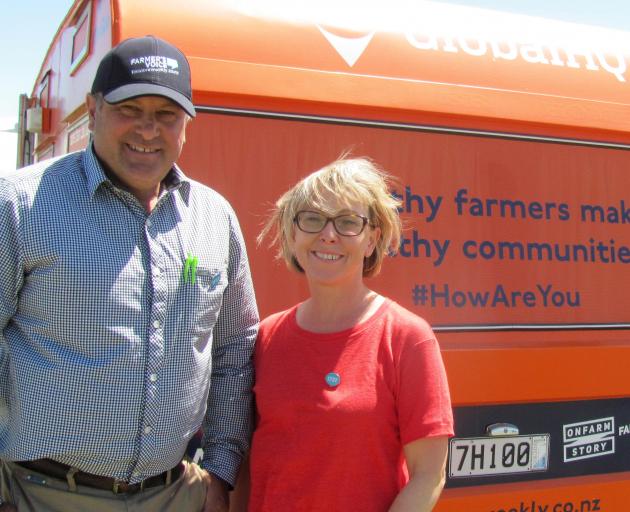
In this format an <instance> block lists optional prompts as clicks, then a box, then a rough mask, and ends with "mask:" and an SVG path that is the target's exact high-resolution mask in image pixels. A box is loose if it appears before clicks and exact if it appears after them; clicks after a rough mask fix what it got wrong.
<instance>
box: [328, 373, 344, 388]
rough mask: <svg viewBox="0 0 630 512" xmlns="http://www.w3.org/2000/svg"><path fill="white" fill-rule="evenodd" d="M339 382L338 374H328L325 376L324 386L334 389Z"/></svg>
mask: <svg viewBox="0 0 630 512" xmlns="http://www.w3.org/2000/svg"><path fill="white" fill-rule="evenodd" d="M340 382H341V377H340V376H339V374H338V373H335V372H330V373H329V374H327V375H326V384H328V385H329V386H330V387H331V388H336V387H337V386H338V385H339V383H340Z"/></svg>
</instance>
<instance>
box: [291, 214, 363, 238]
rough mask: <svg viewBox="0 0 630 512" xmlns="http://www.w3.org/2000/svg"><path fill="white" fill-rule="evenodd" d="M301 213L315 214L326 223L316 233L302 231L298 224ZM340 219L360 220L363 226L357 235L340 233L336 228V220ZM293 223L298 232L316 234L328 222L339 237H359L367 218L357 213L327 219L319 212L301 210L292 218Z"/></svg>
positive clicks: (302, 228)
mask: <svg viewBox="0 0 630 512" xmlns="http://www.w3.org/2000/svg"><path fill="white" fill-rule="evenodd" d="M303 213H311V214H315V215H319V216H320V217H322V218H324V219H326V222H324V225H323V226H322V227H321V228H320V229H318V230H317V231H310V230H308V229H304V227H303V226H302V225H301V224H300V215H301V214H303ZM342 217H356V218H357V219H361V221H362V222H363V225H362V226H361V229H360V230H359V232H358V233H342V232H341V231H340V230H339V227H338V226H337V219H341V218H342ZM293 222H294V223H295V225H296V226H297V227H298V228H299V230H300V231H303V232H304V233H310V234H312V235H313V234H316V233H321V232H322V231H323V230H324V228H325V227H326V226H327V225H328V223H329V222H332V225H333V227H334V228H335V231H336V232H337V234H338V235H340V236H359V235H360V234H361V233H363V231H364V230H365V226H366V225H367V224H368V222H369V219H368V218H367V217H364V216H363V215H359V214H357V213H344V214H343V215H336V216H334V217H327V216H326V215H324V214H322V213H320V212H315V211H313V210H301V211H299V212H297V213H296V214H295V217H293Z"/></svg>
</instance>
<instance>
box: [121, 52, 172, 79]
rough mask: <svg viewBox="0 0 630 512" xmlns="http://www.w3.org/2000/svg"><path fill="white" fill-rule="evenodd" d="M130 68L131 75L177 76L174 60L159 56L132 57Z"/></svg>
mask: <svg viewBox="0 0 630 512" xmlns="http://www.w3.org/2000/svg"><path fill="white" fill-rule="evenodd" d="M129 64H130V67H131V74H132V75H135V74H137V73H145V72H147V71H149V72H158V73H160V72H161V73H172V74H174V75H179V69H178V68H179V63H178V62H177V61H176V60H175V59H171V58H170V57H163V56H161V55H146V56H144V57H133V58H131V59H130V60H129Z"/></svg>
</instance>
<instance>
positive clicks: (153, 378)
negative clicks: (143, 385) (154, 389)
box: [149, 373, 158, 382]
mask: <svg viewBox="0 0 630 512" xmlns="http://www.w3.org/2000/svg"><path fill="white" fill-rule="evenodd" d="M149 380H150V381H151V382H155V381H156V380H158V376H157V373H152V374H151V375H149Z"/></svg>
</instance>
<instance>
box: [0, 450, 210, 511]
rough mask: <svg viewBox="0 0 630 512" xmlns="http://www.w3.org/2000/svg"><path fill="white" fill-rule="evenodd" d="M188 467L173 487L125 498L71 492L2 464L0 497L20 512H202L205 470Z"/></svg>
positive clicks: (56, 482) (52, 481) (98, 491)
mask: <svg viewBox="0 0 630 512" xmlns="http://www.w3.org/2000/svg"><path fill="white" fill-rule="evenodd" d="M185 464H186V470H185V471H184V472H183V474H182V475H180V477H179V478H178V479H177V480H175V481H174V482H172V483H171V484H170V485H163V486H158V487H153V488H151V489H147V490H145V491H141V492H138V493H135V494H129V495H124V494H114V493H113V492H111V491H104V490H101V489H93V488H91V487H85V486H82V485H79V486H78V488H77V491H76V492H71V491H69V490H68V485H67V484H66V482H63V481H61V480H56V479H54V478H50V477H47V476H45V475H42V474H41V473H37V472H35V471H30V470H28V469H25V468H22V467H20V466H18V465H16V464H13V463H12V462H7V461H0V495H1V496H2V500H3V501H4V502H5V503H12V504H13V505H15V506H16V507H17V510H18V512H199V511H201V510H203V505H204V501H205V498H206V485H205V482H204V480H203V478H202V470H201V468H199V466H197V465H196V464H192V463H188V462H185ZM29 475H30V477H29Z"/></svg>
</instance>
